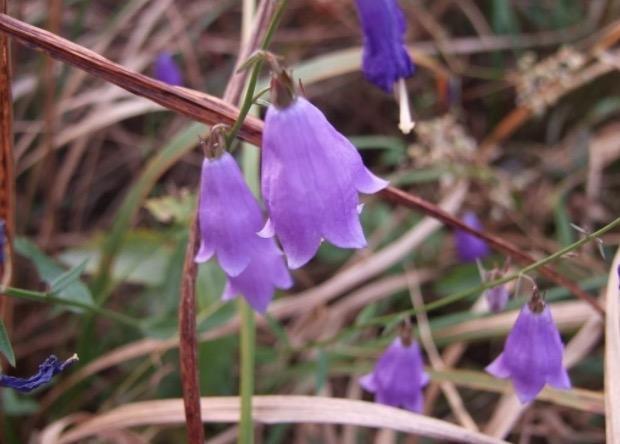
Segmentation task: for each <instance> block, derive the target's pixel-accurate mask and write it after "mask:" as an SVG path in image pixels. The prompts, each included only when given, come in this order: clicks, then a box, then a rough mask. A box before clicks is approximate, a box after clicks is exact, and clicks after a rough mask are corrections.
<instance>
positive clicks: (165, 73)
mask: <svg viewBox="0 0 620 444" xmlns="http://www.w3.org/2000/svg"><path fill="white" fill-rule="evenodd" d="M154 71H155V78H156V79H157V80H160V81H162V82H164V83H167V84H169V85H172V86H181V85H183V76H182V74H181V70H180V69H179V66H178V65H177V63H176V62H175V61H174V58H173V57H172V54H170V53H169V52H162V53H160V54H159V55H158V56H157V59H156V60H155V69H154Z"/></svg>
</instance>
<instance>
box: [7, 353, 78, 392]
mask: <svg viewBox="0 0 620 444" xmlns="http://www.w3.org/2000/svg"><path fill="white" fill-rule="evenodd" d="M77 361H78V357H77V355H73V356H71V357H70V358H69V359H67V360H66V361H64V362H63V361H60V360H59V359H58V358H57V357H56V356H54V355H51V356H50V357H48V358H47V359H46V360H45V361H43V363H41V365H39V371H38V372H37V373H36V374H35V375H33V376H30V377H29V378H18V377H16V376H7V375H3V374H1V373H0V387H8V388H12V389H14V390H17V391H20V392H29V391H31V390H34V389H36V388H38V387H40V386H42V385H43V384H47V383H48V382H50V381H51V380H52V378H53V377H54V376H55V375H57V374H58V373H60V372H62V371H64V370H65V369H67V368H69V367H70V366H71V365H73V364H74V363H76V362H77Z"/></svg>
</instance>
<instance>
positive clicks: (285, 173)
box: [261, 97, 387, 268]
mask: <svg viewBox="0 0 620 444" xmlns="http://www.w3.org/2000/svg"><path fill="white" fill-rule="evenodd" d="M261 167H262V178H261V188H262V193H263V197H264V199H265V203H266V205H267V209H268V211H269V215H270V220H269V221H268V223H267V225H266V226H265V229H264V230H263V231H262V232H261V235H263V236H266V237H269V236H273V235H274V234H276V235H277V236H278V238H279V239H280V242H281V244H282V247H283V249H284V252H285V253H286V256H287V260H288V265H289V267H290V268H299V267H301V266H302V265H304V264H305V263H306V262H308V261H309V260H310V259H311V258H312V257H313V256H314V254H315V253H316V251H317V249H318V248H319V245H320V243H321V241H322V239H326V240H327V241H329V242H331V243H332V244H334V245H336V246H338V247H340V248H362V247H364V246H366V239H365V237H364V233H363V231H362V226H361V224H360V221H359V213H358V205H359V196H358V193H365V194H372V193H376V192H377V191H379V190H381V189H382V188H385V187H386V186H387V182H386V181H384V180H382V179H379V178H378V177H376V176H375V175H373V174H372V173H371V172H370V171H369V170H368V169H367V168H366V167H365V166H364V163H363V162H362V158H361V156H360V154H359V153H358V152H357V150H356V149H355V147H354V146H353V145H352V144H351V142H349V141H348V140H347V139H346V138H345V137H344V136H343V135H342V134H340V133H339V132H338V131H337V130H336V129H335V128H334V127H333V126H332V125H331V124H330V123H329V122H328V121H327V119H326V118H325V116H324V115H323V113H322V112H321V111H320V110H319V109H318V108H316V107H315V106H314V105H312V104H311V103H310V102H308V101H307V100H306V99H305V98H303V97H297V98H292V99H291V101H290V102H289V104H288V106H286V107H282V108H279V107H277V106H275V105H271V106H270V107H269V109H268V111H267V116H266V118H265V128H264V132H263V150H262V165H261Z"/></svg>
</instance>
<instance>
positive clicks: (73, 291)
mask: <svg viewBox="0 0 620 444" xmlns="http://www.w3.org/2000/svg"><path fill="white" fill-rule="evenodd" d="M15 250H16V251H17V252H18V253H19V254H21V255H22V256H24V257H25V258H27V259H30V260H31V261H32V263H33V264H34V266H35V268H36V269H37V272H38V273H39V276H40V277H41V279H42V280H44V281H45V282H46V283H47V284H48V285H49V286H50V289H51V291H52V293H54V295H55V296H56V297H58V298H60V299H65V300H68V301H76V302H81V303H83V304H88V305H93V297H92V295H91V293H90V290H89V289H88V287H87V286H86V285H84V283H82V282H81V281H80V280H79V276H80V275H81V274H82V272H83V271H84V268H85V267H86V261H87V260H88V258H81V261H80V263H78V264H77V265H76V266H75V267H74V268H72V269H71V270H69V271H65V270H64V269H63V268H62V267H61V266H60V265H58V264H57V263H56V261H54V259H52V258H50V257H48V256H47V255H46V254H45V253H43V252H42V251H41V250H40V249H39V247H37V246H36V245H35V244H34V243H32V242H30V241H29V240H27V239H25V238H23V237H21V238H17V239H16V240H15ZM68 310H71V311H75V312H81V311H82V310H81V309H78V308H74V307H73V308H68Z"/></svg>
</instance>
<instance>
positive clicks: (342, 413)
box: [50, 396, 505, 444]
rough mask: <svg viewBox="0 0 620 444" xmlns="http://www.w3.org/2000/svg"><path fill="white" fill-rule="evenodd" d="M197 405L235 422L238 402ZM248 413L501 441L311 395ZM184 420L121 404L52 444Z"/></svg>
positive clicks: (207, 416)
mask: <svg viewBox="0 0 620 444" xmlns="http://www.w3.org/2000/svg"><path fill="white" fill-rule="evenodd" d="M201 401H202V417H203V418H204V421H206V422H237V421H238V420H239V398H237V397H212V398H211V397H209V398H202V400H201ZM253 410H254V411H253V417H254V419H255V421H256V422H260V423H264V424H279V423H318V424H347V425H358V426H363V427H372V428H386V429H392V430H396V431H400V432H404V433H411V434H416V435H421V436H425V437H429V438H435V439H438V440H443V441H455V442H462V443H475V444H486V443H504V442H505V441H502V440H498V439H495V438H491V437H488V436H485V435H483V434H481V433H476V432H471V431H469V430H466V429H464V428H462V427H458V426H456V425H454V424H450V423H448V422H445V421H441V420H439V419H435V418H430V417H426V416H422V415H417V414H415V413H410V412H407V411H405V410H399V409H396V408H393V407H388V406H384V405H380V404H374V403H369V402H364V401H352V400H346V399H335V398H323V397H313V396H256V397H254V401H253ZM184 421H185V416H184V414H183V401H182V400H181V399H171V400H165V401H145V402H138V403H133V404H125V405H123V406H121V407H118V408H116V409H114V410H112V411H109V412H107V413H103V414H100V415H98V416H95V417H94V418H92V419H90V420H88V421H85V422H84V423H83V424H81V425H79V426H77V427H75V428H74V429H72V430H70V431H69V432H67V433H66V434H65V435H63V436H61V437H60V439H59V440H58V444H69V443H72V442H77V441H79V440H84V439H86V438H88V437H93V436H96V435H98V434H101V433H103V432H108V431H110V430H114V429H117V430H118V429H124V428H129V427H137V426H145V425H159V426H162V425H179V424H183V422H184ZM50 427H53V424H52V425H51V426H50Z"/></svg>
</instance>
